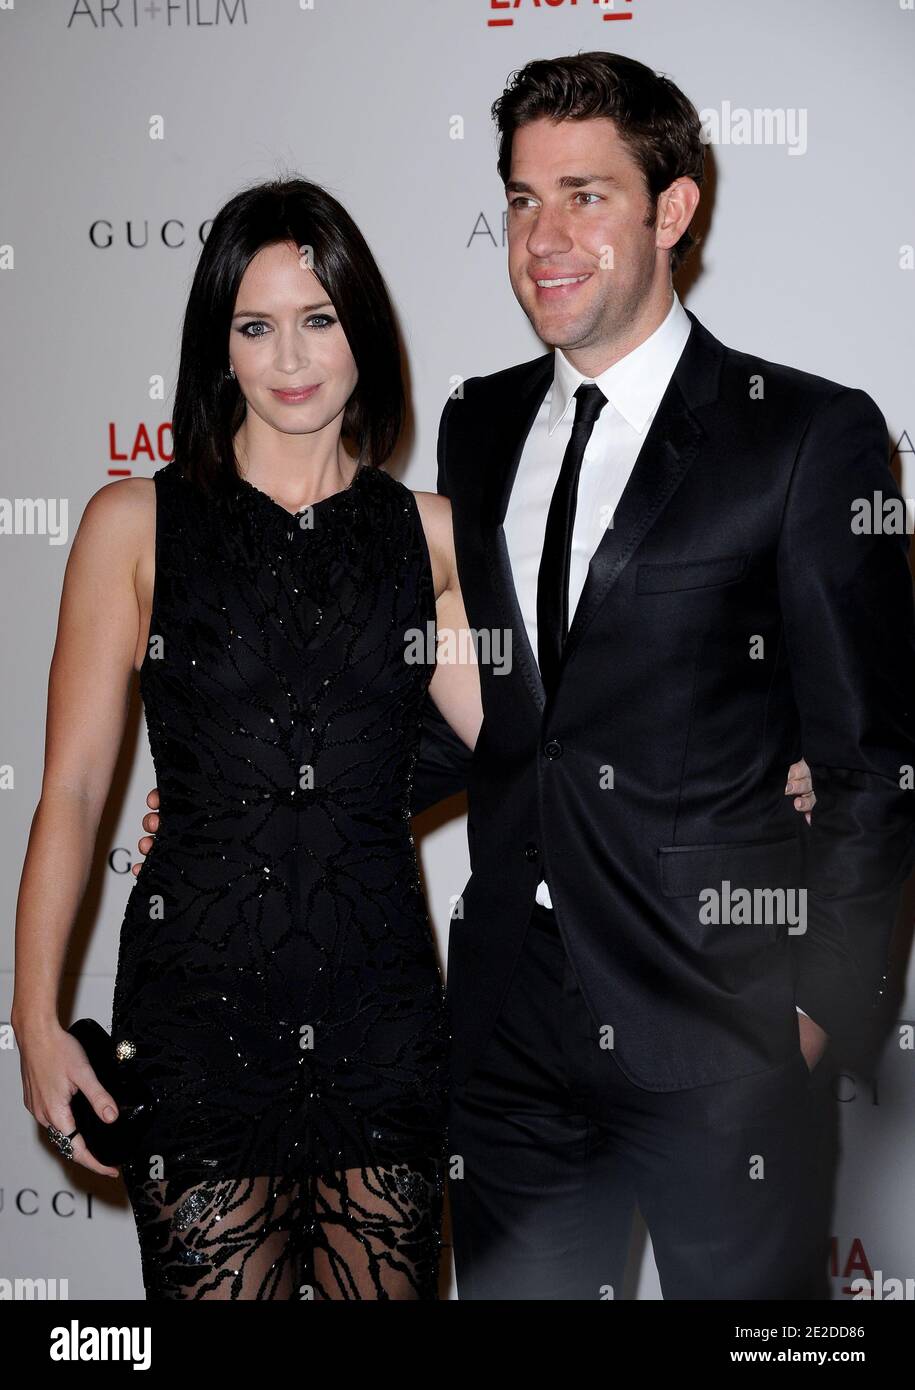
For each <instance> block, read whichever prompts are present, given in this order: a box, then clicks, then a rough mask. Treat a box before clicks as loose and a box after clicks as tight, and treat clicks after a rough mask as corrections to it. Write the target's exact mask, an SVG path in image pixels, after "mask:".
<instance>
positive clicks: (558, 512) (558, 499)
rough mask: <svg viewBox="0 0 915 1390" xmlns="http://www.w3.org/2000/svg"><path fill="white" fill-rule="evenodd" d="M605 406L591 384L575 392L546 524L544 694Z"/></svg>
mask: <svg viewBox="0 0 915 1390" xmlns="http://www.w3.org/2000/svg"><path fill="white" fill-rule="evenodd" d="M606 404H607V397H606V396H605V395H604V393H603V391H602V390H601V389H600V387H599V386H595V385H594V383H593V382H591V383H589V384H586V385H582V386H579V388H578V390H577V391H576V392H575V422H574V424H573V425H572V433H571V435H570V436H569V442H568V444H567V445H566V451H565V453H564V454H563V456H562V467H561V469H560V470H559V479H558V481H557V483H556V486H555V488H554V489H553V499H552V501H551V502H550V510H549V515H548V516H547V520H546V536H545V537H544V541H543V554H542V555H541V557H540V572H539V575H538V578H537V657H538V661H539V663H540V675H541V678H542V680H543V684H544V688H545V689H546V692H547V694H550V692H551V691H552V689H553V686H554V685H555V681H556V676H557V674H558V672H559V659H560V657H561V655H562V648H563V644H564V643H565V640H566V637H567V635H568V631H569V560H570V558H571V554H572V527H573V525H574V523H575V503H576V500H577V497H578V475H579V473H580V472H581V461H582V458H583V457H584V452H585V448H586V447H587V443H588V440H589V439H590V437H591V430H592V429H593V428H594V421H595V420H596V419H597V417H598V415H599V414H600V413H601V411H602V410H603V408H604V406H605V405H606Z"/></svg>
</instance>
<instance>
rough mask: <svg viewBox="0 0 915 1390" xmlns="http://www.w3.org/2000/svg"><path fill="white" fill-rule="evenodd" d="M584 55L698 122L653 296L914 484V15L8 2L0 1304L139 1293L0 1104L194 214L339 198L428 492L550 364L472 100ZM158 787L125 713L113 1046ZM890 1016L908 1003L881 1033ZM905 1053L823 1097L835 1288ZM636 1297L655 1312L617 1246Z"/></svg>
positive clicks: (3, 106) (877, 1256) (458, 864)
mask: <svg viewBox="0 0 915 1390" xmlns="http://www.w3.org/2000/svg"><path fill="white" fill-rule="evenodd" d="M591 49H609V50H614V51H620V52H624V53H626V54H629V55H631V56H632V57H635V58H638V59H640V60H641V61H643V62H646V63H648V64H650V65H651V66H652V67H654V68H655V69H658V70H662V71H664V72H666V73H668V74H669V75H670V76H671V77H672V78H673V79H674V81H675V82H677V83H678V85H679V86H681V87H682V88H683V89H684V91H685V92H686V93H687V94H688V95H689V96H690V97H691V99H692V100H693V101H694V103H695V104H696V106H697V107H698V108H699V110H700V112H701V113H702V115H703V118H704V120H705V122H706V128H707V132H708V135H709V137H710V153H711V159H710V164H711V168H710V171H709V178H708V185H707V188H706V190H705V196H704V198H703V205H702V208H701V215H700V218H699V223H700V226H701V228H702V229H703V232H704V240H703V245H702V248H701V255H697V256H696V257H695V258H694V259H692V260H691V261H689V262H687V265H686V267H684V272H683V276H682V278H681V280H680V282H679V290H680V293H681V296H682V297H683V299H684V301H685V302H686V304H687V305H688V306H689V307H690V308H691V309H692V310H693V311H694V312H695V313H696V314H697V315H698V317H699V318H700V319H702V320H703V321H704V322H705V323H706V324H707V325H708V327H709V328H710V329H711V330H712V331H713V332H714V333H715V334H716V335H717V336H718V337H719V338H721V339H722V340H723V341H724V342H726V343H728V344H731V345H733V346H735V347H738V348H745V349H749V350H752V351H754V352H758V353H759V354H761V355H762V356H764V357H766V358H769V359H774V360H776V361H782V362H786V363H790V364H791V365H793V366H797V367H801V368H804V369H806V370H808V371H812V372H816V373H818V374H820V375H823V376H827V377H831V378H833V379H835V380H837V381H840V382H843V383H846V384H848V385H853V386H860V387H863V388H864V389H865V390H866V391H868V392H869V393H870V394H871V395H872V396H873V397H874V398H875V399H876V401H877V402H878V403H879V405H880V407H881V409H882V410H883V413H884V415H885V416H886V419H887V422H888V424H889V429H890V434H891V437H892V444H893V446H894V447H895V451H896V452H895V463H896V465H897V471H898V474H899V476H900V478H901V480H902V485H903V492H904V493H905V495H906V496H912V495H913V494H915V462H913V450H915V444H913V440H915V420H913V418H912V408H913V407H912V389H911V388H912V379H913V373H912V368H913V350H912V323H913V321H915V313H913V309H915V270H913V263H915V256H913V249H912V243H913V242H915V180H913V178H912V159H911V138H912V131H913V130H915V87H913V85H912V80H911V77H912V70H913V68H912V65H913V60H915V12H913V3H912V0H866V3H862V0H803V3H797V0H767V3H766V4H759V3H756V0H689V3H687V0H615V3H611V2H610V0H607V3H600V0H593V3H592V0H148V3H147V0H32V3H29V2H28V0H0V123H2V130H3V132H4V140H3V152H2V162H3V177H2V189H3V193H2V205H0V305H2V332H0V354H2V377H0V380H2V392H3V398H2V409H0V460H2V470H3V472H2V487H0V494H2V496H0V511H2V517H3V526H2V530H0V564H2V567H3V584H2V589H0V616H2V653H3V661H4V670H3V687H2V688H3V708H2V722H0V788H2V790H0V816H2V826H0V857H2V867H0V892H2V901H3V920H4V927H3V929H2V931H0V1101H2V1107H3V1125H2V1130H0V1280H6V1279H10V1280H12V1279H16V1278H36V1279H42V1278H44V1279H58V1280H66V1281H68V1282H67V1291H68V1293H69V1296H70V1298H92V1299H133V1298H139V1297H142V1285H141V1281H140V1272H139V1261H138V1256H137V1247H136V1237H135V1234H134V1227H133V1221H132V1217H131V1214H130V1211H129V1208H128V1206H127V1204H126V1201H125V1199H124V1198H123V1197H122V1196H121V1195H119V1191H120V1189H117V1190H115V1187H114V1184H113V1183H111V1182H110V1181H109V1180H105V1179H96V1178H94V1177H93V1176H92V1175H91V1174H89V1173H88V1172H87V1170H85V1169H82V1168H78V1167H76V1166H74V1165H69V1164H66V1163H65V1162H64V1161H63V1160H62V1159H60V1158H58V1157H57V1156H56V1154H55V1152H54V1151H53V1150H52V1149H51V1148H50V1147H49V1146H48V1144H47V1142H46V1141H45V1139H44V1137H43V1135H41V1134H40V1132H39V1129H38V1126H37V1125H36V1124H35V1122H34V1121H33V1120H32V1119H31V1117H30V1116H29V1115H28V1114H27V1113H26V1111H25V1110H24V1109H23V1107H22V1103H21V1085H20V1076H19V1059H18V1054H17V1051H16V1047H15V1041H14V1039H13V1037H12V1034H11V1031H10V1029H9V1026H8V1023H7V1022H6V1020H8V1018H9V1006H10V1000H11V996H12V968H13V922H14V912H15V902H16V893H17V886H18V882H19V875H20V872H21V866H22V859H23V855H24V851H25V846H26V840H27V835H28V829H29V822H30V819H31V816H32V813H33V810H34V808H35V804H36V801H37V799H38V795H39V791H40V786H41V772H42V754H43V736H44V702H45V694H46V684H47V671H48V663H49V659H50V655H51V650H52V647H53V641H54V633H55V628H56V621H57V608H58V601H59V595H60V587H61V581H62V577H63V572H64V566H65V563H66V559H67V554H68V546H69V542H70V540H71V539H72V536H73V534H74V532H75V529H76V526H77V524H78V522H79V518H80V516H81V514H82V510H83V507H84V506H85V503H86V501H87V499H88V498H89V497H90V496H91V495H92V493H94V492H95V491H96V490H97V489H98V488H99V487H100V486H101V485H102V484H104V483H105V482H107V481H108V480H110V479H112V478H116V477H121V476H126V475H130V474H151V473H152V472H153V471H154V470H155V469H156V468H158V467H160V466H161V465H162V463H163V462H165V461H167V459H168V457H169V451H170V446H171V441H170V432H169V428H168V422H169V411H170V403H171V392H172V390H173V387H174V381H175V376H176V371H177V363H178V341H179V330H180V324H181V318H182V313H183V310H184V304H185V299H186V296H187V292H188V288H189V285H190V280H191V275H192V272H193V268H194V264H195V259H196V256H197V254H198V250H199V247H200V244H201V238H202V237H205V235H206V230H207V224H208V219H210V218H211V217H212V216H213V214H214V213H215V211H216V210H217V209H218V208H219V207H220V206H221V205H222V204H223V203H224V202H225V201H226V200H227V198H228V197H229V196H230V195H231V194H232V193H234V192H236V191H237V190H239V189H240V188H241V187H243V186H245V185H247V184H250V183H252V182H255V181H259V180H262V179H265V178H269V177H273V176H276V175H281V174H287V173H298V174H300V175H302V176H303V177H306V178H308V179H311V180H315V181H317V182H319V183H322V184H324V185H325V186H327V187H328V188H329V190H330V191H331V192H332V193H333V194H334V195H335V196H336V197H338V198H339V199H340V200H341V201H342V202H343V203H344V204H345V206H346V207H347V208H348V209H349V211H350V212H351V213H352V215H353V216H354V217H355V219H356V221H357V222H358V224H359V225H360V227H361V229H362V231H363V232H364V234H365V236H366V237H367V239H368V241H369V244H370V245H371V247H372V249H373V251H374V253H375V255H376V256H377V258H378V261H379V263H380V265H381V267H382V270H383V272H384V274H385V275H386V277H387V280H388V284H389V286H390V290H391V294H392V297H393V300H394V303H395V306H396V309H397V312H398V315H399V319H400V323H401V325H402V329H403V334H404V338H405V342H406V346H407V350H408V354H409V385H410V391H411V398H412V409H413V412H414V419H413V422H412V423H413V430H412V433H411V436H410V439H409V443H408V445H407V446H406V447H405V449H404V450H403V451H402V453H401V455H400V457H399V458H398V460H397V462H396V464H395V471H396V472H397V474H398V476H400V477H401V478H402V479H403V480H404V481H405V482H406V483H407V484H408V485H409V486H411V487H414V488H429V489H433V488H434V487H435V474H436V466H435V443H436V432H437V427H438V419H439V414H440V411H441V408H442V405H443V403H444V400H445V398H446V396H447V394H448V392H449V390H450V389H451V385H452V381H453V379H454V378H456V377H462V376H468V375H473V374H476V373H483V372H491V371H495V370H497V369H499V368H501V367H504V366H507V365H509V364H511V363H513V362H518V361H522V360H525V359H528V358H530V357H532V356H535V355H536V354H537V352H538V351H540V350H541V349H540V345H539V344H538V343H537V341H536V340H535V339H534V337H533V335H532V333H531V330H530V328H529V325H528V323H527V320H526V319H525V318H524V316H523V314H522V312H521V310H520V308H519V307H518V305H517V304H516V302H515V300H514V298H513V296H512V293H511V289H510V286H509V282H508V276H507V272H506V247H505V233H504V208H505V200H504V195H503V192H502V188H501V185H500V183H499V180H498V178H497V175H496V169H495V141H494V133H493V129H492V125H491V121H490V114H489V109H490V104H491V103H492V101H493V100H494V98H495V97H497V96H498V95H499V93H500V92H501V90H502V88H503V86H504V84H505V82H506V79H507V78H508V75H509V73H510V72H511V71H512V70H513V69H515V68H518V67H520V66H521V65H522V64H523V63H524V62H526V61H527V60H529V59H531V58H534V57H546V56H556V55H559V54H564V53H574V52H577V51H587V50H591ZM158 378H162V379H164V381H165V383H166V389H165V392H164V395H163V393H161V392H157V391H156V388H155V386H153V387H152V388H151V385H150V383H151V382H155V381H156V380H157V379H158ZM30 498H31V499H44V501H45V504H46V516H47V524H46V525H45V526H44V527H43V528H42V529H41V530H39V531H38V532H37V533H32V534H29V533H23V530H24V528H23V527H22V526H19V527H17V526H16V524H15V502H16V500H17V499H30ZM99 621H100V622H104V612H102V613H100V614H99ZM152 784H153V775H152V766H151V761H150V758H149V754H148V749H147V746H146V738H145V733H144V729H143V723H142V711H141V708H140V706H139V703H138V702H136V704H135V709H134V716H133V719H132V722H131V725H130V731H129V734H128V738H127V742H126V745H125V748H124V753H123V757H122V759H121V763H120V766H119V769H118V774H117V777H116V780H115V785H114V787H113V789H112V794H111V798H110V802H109V807H108V810H107V813H106V815H105V819H104V823H103V826H102V831H101V835H100V839H99V844H98V854H97V862H96V864H95V867H94V871H93V874H92V877H91V882H90V887H89V890H88V893H87V896H86V900H85V903H84V906H83V908H82V910H81V912H80V915H79V920H78V922H77V925H76V929H75V933H74V939H73V949H72V952H71V959H70V968H69V973H68V976H67V980H66V989H65V999H64V1002H65V1006H66V1008H67V1009H68V1011H69V1012H68V1016H67V1018H65V1019H64V1022H69V1021H70V1019H72V1018H77V1017H81V1016H84V1015H89V1016H92V1017H96V1018H99V1019H100V1020H101V1021H103V1022H104V1023H105V1024H106V1025H107V1024H108V1022H109V1021H110V1016H111V1013H110V1010H111V993H112V980H113V971H114V966H115V961H116V952H117V938H118V930H119V926H120V922H121V918H122V915H123V910H124V904H125V899H126V897H127V894H128V893H129V891H130V888H131V886H132V884H133V878H132V876H131V874H130V872H129V870H130V866H131V863H132V861H133V859H134V856H135V843H136V839H137V836H138V834H139V820H140V817H141V815H142V814H143V812H144V810H145V806H144V798H145V794H146V791H147V789H148V788H149V787H150V786H152ZM425 825H426V826H427V827H428V831H427V833H426V834H424V835H423V837H422V841H421V847H422V859H423V866H424V872H425V878H426V883H427V888H428V893H429V902H430V907H431V911H432V913H433V917H434V921H435V925H436V929H437V931H438V933H439V936H440V939H441V941H442V944H444V935H445V932H446V930H447V922H448V917H449V910H450V902H449V899H450V897H451V895H452V894H456V893H458V892H459V891H460V889H461V887H462V885H463V884H464V882H465V881H466V878H467V873H468V864H467V851H466V845H465V832H464V820H463V816H462V815H461V814H460V808H458V814H457V815H452V816H451V817H450V818H448V817H443V816H442V814H441V812H438V813H436V814H435V815H433V816H432V817H431V818H430V817H427V818H426V821H425ZM904 944H905V943H904V942H903V946H904ZM910 978H911V977H910ZM913 1017H915V997H913V992H912V989H911V983H910V987H909V990H908V994H907V997H906V998H905V999H904V1000H903V1001H902V1004H901V1020H905V1019H906V1018H908V1019H911V1018H913ZM912 1056H913V1054H912V1052H911V1051H908V1050H905V1049H904V1048H903V1047H902V1046H900V1045H899V1043H898V1041H897V1042H896V1043H895V1045H894V1041H893V1037H891V1039H890V1044H889V1046H888V1047H887V1048H886V1049H885V1051H884V1052H883V1054H882V1056H881V1058H880V1060H879V1063H878V1066H877V1070H876V1073H875V1075H874V1076H873V1077H872V1078H864V1077H862V1076H860V1075H856V1074H854V1073H853V1072H851V1071H848V1072H844V1073H840V1074H839V1075H838V1076H837V1077H836V1078H835V1082H834V1087H833V1089H834V1091H835V1107H836V1113H837V1116H838V1122H839V1124H840V1126H841V1141H842V1160H841V1164H840V1168H839V1177H838V1188H837V1194H836V1205H835V1217H834V1226H833V1231H834V1246H833V1249H834V1267H833V1275H834V1279H833V1291H834V1296H835V1297H837V1298H847V1297H850V1293H851V1280H852V1279H853V1278H854V1277H856V1276H860V1275H869V1274H870V1273H871V1271H876V1270H882V1271H883V1275H884V1278H888V1277H890V1276H896V1277H904V1276H906V1275H909V1276H911V1275H912V1274H913V1273H915V1205H913V1203H912V1200H911V1197H912V1191H913V1184H915V1146H913V1142H912V1139H913V1132H915V1129H913V1126H915V1090H913V1071H912ZM626 1293H627V1294H628V1296H629V1297H638V1298H645V1299H652V1298H658V1297H660V1293H659V1288H658V1283H657V1277H656V1273H655V1269H654V1264H653V1261H652V1258H651V1250H650V1244H649V1243H647V1242H646V1240H645V1238H644V1233H642V1234H641V1236H640V1233H639V1227H638V1225H637V1226H636V1228H635V1232H634V1238H633V1258H632V1261H631V1271H630V1279H629V1281H628V1289H627V1290H626ZM909 1296H910V1297H911V1296H912V1292H911V1286H910V1291H909Z"/></svg>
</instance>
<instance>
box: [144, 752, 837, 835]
mask: <svg viewBox="0 0 915 1390" xmlns="http://www.w3.org/2000/svg"><path fill="white" fill-rule="evenodd" d="M785 795H786V796H793V797H794V809H795V811H803V812H804V818H805V819H806V821H807V824H808V825H809V824H810V812H811V811H812V810H813V808H814V806H815V805H816V794H815V792H814V790H813V780H812V778H811V776H810V768H809V767H808V766H807V764H806V763H805V762H804V759H803V758H801V760H800V762H796V763H792V764H791V766H790V767H789V769H788V785H787V786H786V787H785ZM157 804H158V803H157Z"/></svg>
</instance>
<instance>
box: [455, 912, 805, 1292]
mask: <svg viewBox="0 0 915 1390" xmlns="http://www.w3.org/2000/svg"><path fill="white" fill-rule="evenodd" d="M607 1042H608V1038H607V1036H606V1035H605V1034H602V1033H601V1030H600V1026H599V1024H598V1023H597V1022H596V1021H595V1020H593V1019H592V1018H591V1016H590V1014H589V1011H588V1009H587V1006H586V1004H585V1002H584V999H583V998H582V995H581V992H580V990H579V987H578V983H577V981H576V978H575V973H574V970H573V967H572V965H571V963H570V960H569V957H568V955H567V952H566V949H565V947H564V944H563V942H562V940H561V938H560V934H559V931H558V927H557V925H556V920H555V916H554V914H553V912H551V911H549V910H547V909H545V908H542V907H540V906H539V905H537V904H535V905H534V908H533V912H532V914H531V920H530V923H529V925H528V927H527V931H526V936H525V940H524V944H523V946H522V949H521V953H520V956H519V957H518V960H517V963H516V968H515V970H514V973H513V976H512V978H511V981H510V984H509V987H508V990H507V992H506V995H505V997H504V999H503V1001H502V1005H501V1008H500V1012H499V1015H498V1018H497V1020H496V1024H495V1027H494V1029H493V1032H492V1033H491V1034H490V1037H489V1040H488V1042H487V1045H486V1047H485V1049H484V1051H483V1053H482V1055H481V1057H480V1060H479V1062H478V1064H477V1065H476V1067H475V1068H474V1070H473V1071H472V1073H471V1074H470V1076H469V1078H468V1079H467V1081H466V1082H465V1083H464V1084H462V1085H455V1087H454V1088H453V1090H452V1096H451V1119H450V1135H451V1138H450V1151H451V1154H452V1167H453V1171H454V1172H455V1176H453V1177H452V1180H451V1183H450V1198H451V1212H452V1225H453V1235H454V1255H455V1266H456V1273H457V1284H458V1297H459V1298H469V1299H576V1300H577V1299H607V1298H614V1297H619V1296H620V1286H621V1282H622V1275H623V1270H624V1267H625V1262H626V1255H627V1249H628V1243H629V1234H630V1226H631V1216H632V1212H633V1208H634V1204H635V1203H636V1202H637V1203H638V1206H639V1208H640V1210H641V1212H642V1215H643V1216H644V1219H645V1222H646V1225H647V1227H648V1230H649V1233H650V1235H651V1239H652V1244H653V1247H654V1254H655V1260H656V1263H657V1266H658V1272H659V1275H660V1280H661V1288H662V1293H663V1296H664V1298H665V1299H761V1300H765V1299H779V1300H783V1299H805V1300H806V1299H827V1298H829V1285H828V1279H827V1259H828V1227H829V1220H830V1192H831V1183H830V1180H829V1174H828V1171H827V1170H828V1164H824V1161H823V1145H822V1134H821V1133H820V1126H821V1120H820V1118H818V1117H819V1116H820V1115H821V1110H822V1107H821V1106H818V1105H816V1104H813V1103H811V1102H812V1100H813V1099H814V1097H813V1094H812V1092H813V1078H812V1077H811V1075H810V1073H809V1071H808V1068H807V1064H806V1062H805V1061H804V1058H803V1055H802V1053H801V1052H800V1050H798V1052H797V1053H796V1055H794V1056H792V1058H791V1060H790V1061H789V1062H788V1063H786V1064H781V1065H779V1066H775V1067H772V1068H769V1069H766V1070H763V1071H758V1072H754V1073H752V1074H751V1075H745V1076H741V1077H738V1078H736V1079H730V1080H726V1081H722V1082H716V1083H714V1084H712V1085H705V1086H698V1087H692V1088H689V1089H686V1090H675V1091H651V1090H646V1089H644V1088H642V1087H640V1086H637V1085H635V1084H634V1083H633V1082H632V1081H630V1080H629V1079H628V1077H627V1076H626V1075H625V1074H624V1072H623V1071H622V1070H621V1068H620V1067H619V1065H618V1064H617V1062H616V1060H615V1058H614V1055H613V1050H612V1046H607ZM602 1044H603V1045H602ZM821 1065H822V1064H821ZM456 1158H458V1159H460V1164H459V1165H458V1166H457V1167H456V1168H455V1159H456Z"/></svg>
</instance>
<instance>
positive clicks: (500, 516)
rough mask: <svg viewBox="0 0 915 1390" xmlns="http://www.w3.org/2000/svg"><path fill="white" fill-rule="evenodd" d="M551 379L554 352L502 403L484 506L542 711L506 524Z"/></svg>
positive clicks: (525, 670)
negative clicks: (524, 452)
mask: <svg viewBox="0 0 915 1390" xmlns="http://www.w3.org/2000/svg"><path fill="white" fill-rule="evenodd" d="M552 380H553V354H552V353H551V352H548V353H546V354H545V356H543V357H538V358H537V360H536V361H535V362H533V363H532V364H531V367H530V369H529V371H528V374H527V376H526V378H525V380H524V382H523V385H522V387H521V389H520V390H519V391H516V392H515V393H514V394H513V396H512V397H511V398H510V399H507V400H501V399H500V400H499V401H498V403H497V408H498V412H499V414H498V416H497V418H496V420H495V428H494V429H493V432H492V436H491V440H490V449H489V462H488V464H487V468H486V473H485V484H484V494H483V499H482V505H481V508H480V524H481V527H482V532H483V550H484V553H485V555H486V562H487V565H488V567H489V577H490V581H491V583H492V587H493V590H494V592H495V595H496V598H497V601H498V604H499V607H500V609H501V612H502V617H503V624H502V625H503V626H504V627H505V628H507V629H509V630H510V631H511V633H512V654H513V659H514V660H515V661H516V662H517V663H518V665H519V667H520V670H521V673H522V675H523V676H524V683H525V685H526V686H527V688H528V690H529V691H530V693H531V696H532V698H533V700H534V704H535V705H536V707H537V710H538V712H539V711H541V710H542V709H543V706H544V703H545V692H544V689H543V681H542V680H541V679H540V667H539V666H538V664H537V658H536V656H535V655H534V652H533V651H532V649H531V644H530V641H529V640H528V636H527V628H526V627H525V625H524V618H523V616H522V613H521V607H520V604H519V603H518V594H517V590H516V589H515V582H514V579H513V577H512V570H511V563H510V561H509V557H508V547H507V545H506V542H505V532H504V530H503V528H502V522H503V520H504V517H505V512H506V509H507V507H508V499H509V497H510V495H511V490H512V485H513V483H514V481H515V474H516V473H517V471H518V464H519V463H520V461H521V453H522V450H523V449H524V442H525V440H526V439H527V436H528V435H529V434H530V431H531V427H532V426H533V423H534V420H535V419H536V418H537V412H538V410H539V409H540V407H541V405H542V404H543V398H544V396H545V395H546V393H547V391H548V390H549V388H550V384H551V382H552Z"/></svg>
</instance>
